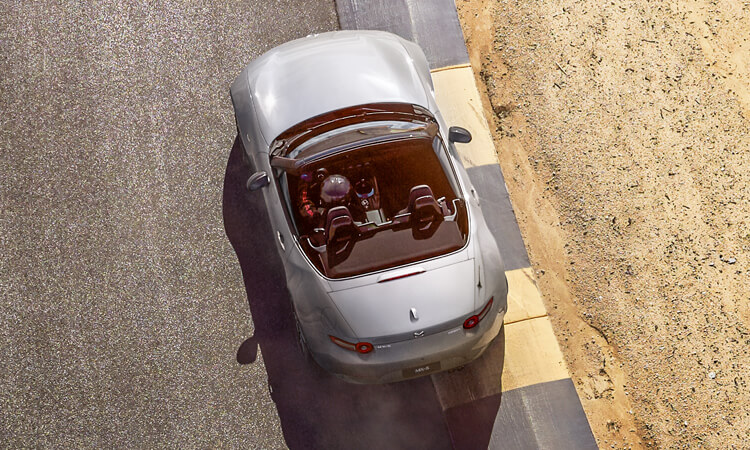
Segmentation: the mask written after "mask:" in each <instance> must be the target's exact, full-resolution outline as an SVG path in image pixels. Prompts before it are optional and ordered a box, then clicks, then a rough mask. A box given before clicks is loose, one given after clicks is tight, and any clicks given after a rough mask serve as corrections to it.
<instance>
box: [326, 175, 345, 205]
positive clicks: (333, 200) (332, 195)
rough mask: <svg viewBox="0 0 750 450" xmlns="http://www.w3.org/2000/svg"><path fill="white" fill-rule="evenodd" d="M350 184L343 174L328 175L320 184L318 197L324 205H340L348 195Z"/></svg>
mask: <svg viewBox="0 0 750 450" xmlns="http://www.w3.org/2000/svg"><path fill="white" fill-rule="evenodd" d="M350 190H351V184H350V183H349V180H348V179H347V178H346V177H345V176H343V175H330V176H329V177H327V178H326V179H325V180H323V184H322V185H321V186H320V199H321V200H322V201H323V203H324V204H325V205H326V206H334V205H342V204H344V203H345V202H346V200H347V199H348V197H349V191H350Z"/></svg>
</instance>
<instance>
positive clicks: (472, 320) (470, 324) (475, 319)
mask: <svg viewBox="0 0 750 450" xmlns="http://www.w3.org/2000/svg"><path fill="white" fill-rule="evenodd" d="M493 300H494V297H490V300H489V301H488V302H487V304H486V305H484V308H482V310H481V311H479V314H475V315H473V316H471V317H469V318H468V319H466V320H464V328H466V329H467V330H468V329H470V328H474V327H475V326H477V325H479V322H480V321H481V320H482V319H484V316H486V315H487V313H488V312H490V308H491V307H492V301H493Z"/></svg>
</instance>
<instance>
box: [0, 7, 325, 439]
mask: <svg viewBox="0 0 750 450" xmlns="http://www.w3.org/2000/svg"><path fill="white" fill-rule="evenodd" d="M337 26H338V25H337V19H336V15H335V11H334V3H333V1H330V0H326V1H322V0H321V1H313V0H280V1H273V2H267V1H263V0H249V1H242V2H238V1H225V2H218V1H217V2H211V1H207V0H203V1H202V0H196V1H186V2H174V1H166V2H156V3H154V2H134V1H133V2H126V1H121V2H103V1H90V2H89V1H86V2H58V1H39V2H23V1H12V0H11V1H3V2H0V74H1V76H0V111H2V114H0V152H1V154H0V253H2V257H0V302H1V304H0V341H1V342H2V345H1V346H0V442H2V446H10V447H17V446H31V447H37V446H44V447H47V446H50V447H52V446H55V447H58V446H64V447H125V446H128V447H145V446H147V447H152V446H162V445H170V446H176V447H195V446H199V445H200V446H204V445H207V444H208V445H210V446H232V447H245V448H246V447H255V448H258V447H261V448H277V447H284V439H283V436H282V431H281V428H280V425H279V419H278V416H277V413H276V410H275V406H274V403H273V401H272V399H271V395H270V394H269V391H268V386H267V382H266V371H265V368H264V365H263V364H262V363H258V364H252V365H245V366H242V365H240V364H238V362H237V360H236V358H237V357H236V355H237V349H238V347H240V344H241V343H242V342H243V340H245V339H247V338H248V337H250V336H252V335H253V325H252V322H251V318H250V314H249V310H248V297H247V294H246V291H245V285H244V284H243V274H242V273H241V270H240V266H239V264H238V262H237V256H236V255H235V252H234V251H233V249H232V246H231V245H230V242H229V241H228V239H227V235H226V234H225V230H224V223H223V218H222V200H223V199H222V195H223V189H224V187H223V184H224V177H225V171H226V170H227V160H228V155H229V153H230V150H231V149H232V144H233V141H234V138H235V124H234V117H233V113H232V107H231V102H230V99H229V92H228V90H229V84H230V82H231V81H232V80H233V79H234V77H235V76H236V75H237V74H238V73H239V71H240V70H241V69H242V68H243V67H244V66H245V65H246V64H247V63H248V62H249V61H250V60H251V59H252V58H254V57H256V56H258V55H260V54H261V53H262V52H263V51H265V50H268V49H270V48H272V47H273V46H275V45H278V44H280V43H282V42H285V41H288V40H290V39H293V38H298V37H302V36H305V35H307V34H310V33H314V32H322V31H328V30H332V29H335V28H336V27H337ZM248 289H251V287H249V288H248ZM259 361H262V360H261V359H259Z"/></svg>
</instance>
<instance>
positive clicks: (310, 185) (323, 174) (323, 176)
mask: <svg viewBox="0 0 750 450" xmlns="http://www.w3.org/2000/svg"><path fill="white" fill-rule="evenodd" d="M300 178H301V180H302V181H303V182H302V183H301V184H300V188H299V201H298V203H297V204H298V205H299V213H300V215H301V216H302V217H303V218H304V219H305V221H307V222H308V223H309V224H310V225H311V226H312V227H313V228H321V227H323V225H324V219H325V213H326V212H327V211H328V210H330V209H331V208H335V207H336V206H348V205H349V201H350V199H351V183H350V182H349V180H348V179H347V178H346V177H345V176H343V175H339V174H334V175H328V173H327V171H325V169H319V170H318V171H317V172H316V173H315V181H313V177H312V175H311V174H309V173H305V174H302V176H301V177H300ZM316 190H319V191H320V195H319V197H320V205H316V204H315V202H314V201H313V199H312V198H313V196H314V195H313V194H314V192H315V191H316Z"/></svg>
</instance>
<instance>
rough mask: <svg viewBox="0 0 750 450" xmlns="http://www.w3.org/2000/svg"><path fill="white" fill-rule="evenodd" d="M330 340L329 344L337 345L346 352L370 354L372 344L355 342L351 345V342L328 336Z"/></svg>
mask: <svg viewBox="0 0 750 450" xmlns="http://www.w3.org/2000/svg"><path fill="white" fill-rule="evenodd" d="M328 337H329V338H331V342H333V343H334V344H336V345H338V346H339V347H341V348H345V349H347V350H351V351H353V352H357V353H363V354H364V353H370V352H371V351H372V349H373V346H372V344H370V343H369V342H357V343H356V344H352V343H351V342H347V341H345V340H343V339H339V338H337V337H336V336H331V335H329V336H328Z"/></svg>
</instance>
